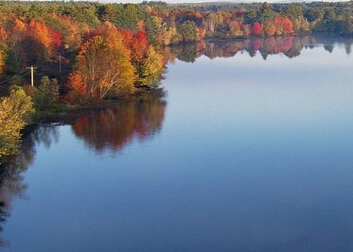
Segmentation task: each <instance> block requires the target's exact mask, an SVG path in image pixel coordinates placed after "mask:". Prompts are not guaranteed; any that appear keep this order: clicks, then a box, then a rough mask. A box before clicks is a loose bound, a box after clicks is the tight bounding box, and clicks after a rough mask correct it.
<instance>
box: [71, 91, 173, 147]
mask: <svg viewBox="0 0 353 252" xmlns="http://www.w3.org/2000/svg"><path fill="white" fill-rule="evenodd" d="M163 97H164V92H163V90H161V89H156V90H153V91H151V92H148V93H144V94H142V95H140V96H139V97H135V98H133V99H131V100H129V101H124V102H119V103H117V104H116V105H115V106H114V107H113V108H109V109H106V110H102V111H99V112H94V113H91V114H87V115H84V116H82V117H80V118H79V119H78V120H77V121H76V122H75V123H74V124H73V125H72V130H73V132H74V134H75V135H76V136H77V137H78V138H80V139H83V140H84V142H85V143H86V144H87V145H88V146H90V147H92V148H93V149H94V150H95V151H97V152H103V151H105V150H109V151H113V152H116V151H119V150H121V149H122V148H123V147H124V146H125V145H126V144H127V143H129V142H131V141H132V140H133V139H135V138H137V139H139V140H141V141H144V140H145V139H147V138H148V137H150V136H153V135H154V134H155V133H156V132H158V131H159V130H160V129H161V126H162V122H163V119H164V112H165V107H166V102H165V100H164V98H163Z"/></svg>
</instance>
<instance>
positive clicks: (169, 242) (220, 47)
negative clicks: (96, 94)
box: [0, 36, 353, 252]
mask: <svg viewBox="0 0 353 252" xmlns="http://www.w3.org/2000/svg"><path fill="white" fill-rule="evenodd" d="M352 42H353V40H349V39H338V38H332V37H313V36H306V37H286V38H269V39H246V40H233V41H220V42H217V41H207V42H201V43H198V44H187V45H184V46H181V47H171V48H166V49H165V54H166V55H167V56H166V57H168V59H169V63H168V70H167V72H166V74H165V78H164V80H162V81H161V88H162V90H157V91H156V92H153V93H151V94H147V95H146V96H143V97H140V98H139V99H134V100H131V101H126V102H121V103H119V104H117V106H116V107H114V108H111V109H108V110H105V111H95V112H91V113H88V114H87V115H84V116H82V117H80V118H79V119H77V120H76V121H74V122H73V123H72V124H67V125H63V124H49V125H43V126H41V127H39V128H37V129H36V130H34V131H33V132H32V133H31V134H29V135H28V136H26V137H25V139H24V141H23V146H22V151H21V153H20V154H19V155H18V156H15V157H13V158H12V161H11V162H10V163H9V164H7V165H6V167H4V168H3V170H2V171H1V174H0V175H1V178H0V185H1V187H0V221H1V222H2V224H1V226H2V229H3V230H2V233H1V234H0V236H1V239H2V242H1V243H2V245H3V247H2V249H1V250H2V251H16V252H21V251H25V252H34V251H36V252H40V251H50V252H62V251H65V252H78V251H85V252H91V251H92V252H93V251H107V252H110V251H133V252H134V251H139V252H142V251H255V252H257V251H261V252H265V251H266V252H267V251H268V252H273V251H287V252H288V251H293V252H294V251H295V252H298V251H300V252H301V251H310V252H316V251H318V252H319V251H320V252H324V251H330V252H332V251H335V252H337V251H353V239H352V238H353V193H352V192H353V99H352V97H353V82H352V80H353V71H352V66H353V56H352V55H351V54H350V52H351V45H352ZM163 93H164V95H163Z"/></svg>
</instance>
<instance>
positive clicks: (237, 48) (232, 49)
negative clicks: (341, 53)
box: [164, 35, 353, 63]
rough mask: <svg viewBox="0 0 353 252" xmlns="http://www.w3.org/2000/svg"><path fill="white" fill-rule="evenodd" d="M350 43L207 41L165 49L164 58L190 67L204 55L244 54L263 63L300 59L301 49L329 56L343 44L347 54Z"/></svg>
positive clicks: (322, 40) (278, 39)
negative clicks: (274, 57) (278, 56)
mask: <svg viewBox="0 0 353 252" xmlns="http://www.w3.org/2000/svg"><path fill="white" fill-rule="evenodd" d="M352 43H353V40H352V39H344V38H339V37H330V38H328V37H327V36H318V35H315V36H314V35H306V36H283V37H282V36H278V37H266V38H264V37H262V38H246V39H233V40H209V41H202V42H198V43H192V44H183V45H178V46H171V47H166V48H165V49H164V50H165V52H164V55H165V56H166V57H167V58H168V60H169V61H170V62H174V60H175V58H177V59H179V60H181V61H184V62H190V63H193V62H195V60H196V59H197V58H198V57H200V56H202V55H204V56H206V57H208V58H210V59H214V58H230V57H234V56H235V55H236V54H237V53H239V52H240V53H244V52H247V53H248V54H249V55H250V57H254V56H255V55H256V54H258V53H259V54H260V55H261V56H262V58H263V59H264V60H266V59H267V57H268V56H269V55H271V54H279V53H282V54H284V55H285V56H287V57H288V58H294V57H297V56H299V55H300V52H301V51H302V50H303V49H304V48H310V49H313V48H315V47H324V49H325V50H326V51H328V52H332V51H333V49H334V47H335V45H336V44H344V46H345V49H346V53H347V54H350V52H351V46H352Z"/></svg>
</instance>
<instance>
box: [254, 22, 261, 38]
mask: <svg viewBox="0 0 353 252" xmlns="http://www.w3.org/2000/svg"><path fill="white" fill-rule="evenodd" d="M252 32H253V33H254V35H256V36H260V35H262V34H263V30H262V26H261V24H260V23H259V22H255V23H254V24H253V26H252Z"/></svg>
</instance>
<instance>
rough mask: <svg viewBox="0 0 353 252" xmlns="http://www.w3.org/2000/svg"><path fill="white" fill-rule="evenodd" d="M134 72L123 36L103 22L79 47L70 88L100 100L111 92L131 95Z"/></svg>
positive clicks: (109, 24) (70, 78)
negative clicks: (129, 92)
mask: <svg viewBox="0 0 353 252" xmlns="http://www.w3.org/2000/svg"><path fill="white" fill-rule="evenodd" d="M134 71H135V69H134V67H133V66H132V64H131V62H130V51H129V49H128V48H127V47H126V46H125V45H124V43H123V36H122V35H121V34H120V33H119V32H118V30H117V28H115V27H114V26H113V25H112V24H111V23H109V22H105V23H104V24H103V25H102V26H101V27H98V28H97V29H94V30H92V31H91V32H90V34H89V35H88V36H87V38H86V42H85V43H84V44H83V45H82V46H81V49H80V51H79V54H78V56H77V63H76V65H75V68H74V71H73V73H72V74H71V75H70V77H69V85H70V87H71V88H73V89H75V90H77V91H79V92H81V93H82V92H86V93H87V94H88V95H89V96H91V97H95V98H98V99H103V98H104V97H105V96H106V95H107V94H108V92H109V91H111V90H116V91H122V90H124V91H132V90H133V89H134V82H135V78H136V77H135V74H134ZM82 83H84V84H85V85H86V86H84V85H83V84H82Z"/></svg>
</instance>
